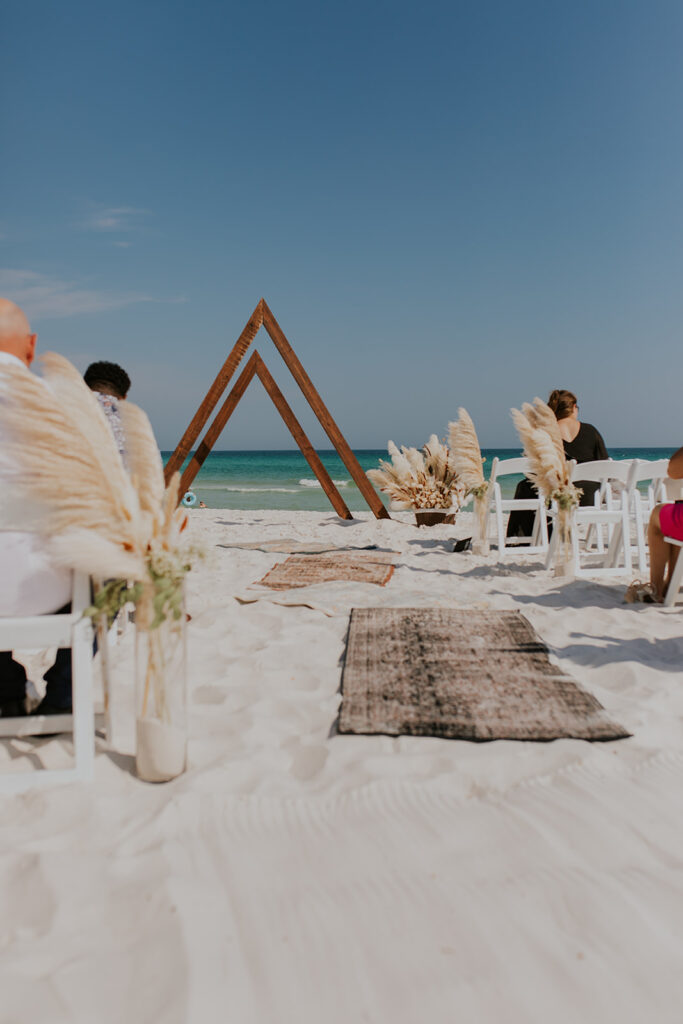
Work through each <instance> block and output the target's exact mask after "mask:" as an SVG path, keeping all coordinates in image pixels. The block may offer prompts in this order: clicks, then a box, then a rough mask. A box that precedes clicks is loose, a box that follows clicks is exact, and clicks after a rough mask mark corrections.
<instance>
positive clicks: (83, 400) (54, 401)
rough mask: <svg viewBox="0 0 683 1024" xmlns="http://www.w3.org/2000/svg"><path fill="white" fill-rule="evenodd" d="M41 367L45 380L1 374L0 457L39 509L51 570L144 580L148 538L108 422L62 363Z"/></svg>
mask: <svg viewBox="0 0 683 1024" xmlns="http://www.w3.org/2000/svg"><path fill="white" fill-rule="evenodd" d="M43 365H44V366H45V371H46V372H45V378H46V379H45V380H40V378H38V377H36V376H34V375H33V374H32V373H30V372H29V371H28V370H27V369H24V368H23V367H19V366H4V367H3V372H2V377H3V380H4V381H6V382H7V386H6V387H5V388H3V395H2V402H1V403H0V424H2V428H3V435H4V439H5V443H4V445H3V457H4V458H5V459H6V460H8V461H9V463H10V464H11V465H15V466H20V467H21V473H20V475H19V474H18V475H17V479H18V490H20V493H21V496H22V497H25V498H26V499H28V500H29V501H32V502H37V503H38V504H39V505H40V507H41V522H40V526H41V532H43V533H45V534H47V535H49V536H50V538H51V547H52V551H53V556H54V560H55V563H56V564H59V565H63V566H66V567H68V568H74V569H82V570H83V571H85V572H88V573H90V574H92V575H97V576H102V577H110V576H120V577H127V578H129V579H142V578H143V576H144V573H145V565H144V551H145V549H146V544H147V531H146V530H145V523H144V519H143V516H141V514H140V502H139V500H138V495H137V492H136V490H135V488H134V486H133V484H132V482H131V480H130V478H129V476H128V474H127V473H126V471H125V469H124V466H123V463H122V461H121V457H120V455H119V452H118V449H117V447H116V443H115V441H114V438H113V436H112V433H111V430H110V428H109V425H108V423H107V420H106V417H105V416H104V413H103V412H102V410H101V408H100V405H99V402H98V401H97V399H96V397H95V396H94V395H93V393H92V392H91V391H90V389H89V388H88V386H87V385H86V384H85V382H84V381H83V379H82V378H81V376H80V374H79V373H78V371H77V370H76V369H75V367H73V366H72V365H71V364H70V363H69V362H68V360H66V359H64V358H63V357H62V356H57V355H55V354H53V353H52V354H49V355H47V356H45V357H43ZM19 504H20V503H19ZM19 528H20V527H19Z"/></svg>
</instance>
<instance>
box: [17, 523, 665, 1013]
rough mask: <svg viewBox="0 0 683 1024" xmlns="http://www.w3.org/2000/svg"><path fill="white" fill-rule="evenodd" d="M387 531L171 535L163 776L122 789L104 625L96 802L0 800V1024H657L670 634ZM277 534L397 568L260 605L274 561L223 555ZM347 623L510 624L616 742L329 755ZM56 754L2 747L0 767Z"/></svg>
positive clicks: (123, 749)
mask: <svg viewBox="0 0 683 1024" xmlns="http://www.w3.org/2000/svg"><path fill="white" fill-rule="evenodd" d="M404 518H405V522H404V523H399V522H396V521H379V522H378V521H376V520H375V519H374V518H373V517H372V516H371V515H370V514H361V515H360V516H359V517H358V518H357V519H354V520H353V521H351V522H343V521H342V520H340V519H338V518H337V517H336V516H335V515H334V514H332V513H331V512H329V513H311V512H307V513H303V512H297V513H294V512H244V511H240V512H236V511H228V510H225V511H220V510H203V511H197V510H195V511H193V512H192V513H191V530H192V531H193V532H194V533H195V535H196V536H197V537H198V538H201V539H202V540H203V541H204V542H205V543H206V545H207V549H208V559H207V561H206V563H205V564H204V565H203V566H202V567H201V568H200V569H199V570H198V571H197V572H196V573H193V574H192V575H191V577H190V580H189V591H188V610H189V611H190V613H191V615H192V620H191V622H190V624H189V687H190V695H189V709H190V716H189V730H190V741H189V769H188V771H187V772H186V773H185V774H184V775H182V776H181V777H180V778H178V779H177V780H175V781H174V782H171V783H167V784H163V785H153V784H147V783H143V782H140V781H139V780H138V779H137V778H135V775H134V761H133V757H132V754H133V749H134V747H133V744H134V718H133V666H132V635H131V633H132V631H131V632H129V633H128V634H127V635H126V636H125V637H124V640H123V642H122V644H121V645H120V647H119V648H117V650H116V651H115V658H116V672H115V681H116V687H115V692H114V694H113V718H114V745H115V746H116V748H117V749H116V750H115V751H111V750H108V749H107V748H106V746H105V744H104V743H103V741H102V740H99V741H98V752H97V759H96V779H95V782H94V783H93V784H92V785H81V786H76V785H74V786H66V787H60V788H55V789H54V790H52V791H51V790H42V791H36V792H32V793H28V794H26V795H23V796H12V797H1V798H0V804H1V806H2V818H3V828H2V833H1V835H2V839H1V843H2V851H1V855H0V865H1V869H2V879H3V882H2V894H3V895H2V914H1V915H0V932H1V939H0V947H1V948H2V959H1V960H0V986H1V987H0V991H1V993H2V995H1V997H0V1021H1V1022H2V1024H23V1022H27V1021H31V1022H33V1024H42V1022H45V1024H47V1022H49V1024H62V1022H63V1024H67V1022H68V1024H93V1022H97V1024H109V1022H111V1024H120V1022H123V1021H125V1022H127V1024H143V1022H144V1024H147V1022H149V1024H200V1022H201V1024H208V1022H213V1021H229V1022H230V1024H280V1022H290V1021H291V1022H296V1024H356V1022H361V1021H367V1022H372V1024H417V1022H428V1024H451V1022H455V1021H458V1022H466V1024H481V1022H489V1021H491V1022H493V1021H500V1022H503V1024H537V1022H538V1024H541V1022H544V1024H545V1022H550V1021H552V1022H553V1024H579V1022H581V1024H598V1022H600V1024H611V1022H616V1021H619V1022H621V1024H624V1022H628V1024H642V1022H644V1021H653V1022H657V1024H668V1022H671V1024H675V1022H678V1021H680V1020H681V1018H682V1017H683V1008H682V1005H683V969H682V968H683V871H682V870H681V869H682V867H683V854H682V852H681V851H682V849H683V730H682V729H681V724H682V722H683V629H682V628H681V624H682V622H683V619H682V618H681V616H682V614H683V613H682V612H681V611H680V610H678V611H676V610H671V611H669V610H664V609H662V608H658V607H652V606H644V605H638V606H626V605H624V604H623V603H622V598H623V592H624V589H625V584H626V582H627V580H626V579H625V578H621V579H619V578H616V579H614V580H609V581H607V580H604V579H603V580H601V581H600V582H593V581H590V580H581V581H571V582H567V581H562V582H558V581H557V580H554V579H553V577H552V574H551V573H549V572H546V571H545V570H544V569H543V568H542V565H541V563H540V561H539V560H538V559H536V558H534V557H533V556H526V557H524V556H522V555H509V556H507V558H506V561H505V563H504V564H499V563H498V562H497V561H496V558H495V554H492V556H491V557H490V558H489V559H484V558H478V557H475V556H473V555H472V554H469V553H467V554H454V553H452V542H453V538H454V537H456V536H466V535H468V533H469V532H471V530H470V529H469V527H470V522H469V517H468V516H466V515H461V516H460V517H459V519H458V522H457V523H456V526H455V527H447V526H438V527H434V528H431V529H420V530H418V529H416V528H415V527H414V526H412V525H409V524H408V522H407V519H408V517H407V516H406V517H404ZM281 538H290V539H293V540H298V541H306V542H316V543H322V544H329V545H330V546H333V547H344V546H354V547H361V546H363V545H368V544H378V545H379V546H380V547H382V548H386V549H389V550H392V551H397V552H399V556H398V558H397V559H396V561H397V568H396V570H395V572H394V575H393V577H392V579H391V580H390V581H389V583H388V584H387V585H386V586H385V587H378V586H375V585H373V584H365V583H363V584H360V583H359V584H348V583H330V584H320V585H316V586H313V587H309V588H305V589H304V590H290V591H265V590H264V589H263V588H260V589H259V588H252V584H254V582H255V581H257V580H259V579H260V578H261V577H262V576H263V575H264V574H265V573H266V572H267V571H268V570H269V569H270V568H271V567H272V566H273V565H275V563H277V562H279V561H282V560H284V558H286V555H285V554H277V553H273V552H272V551H271V552H268V551H260V550H253V549H240V548H235V547H225V546H221V545H236V544H240V543H254V542H257V541H273V540H277V539H281ZM236 596H239V597H240V598H241V600H240V601H238V600H237V599H236ZM375 605H393V606H426V607H429V606H435V605H437V606H445V607H456V608H468V607H474V608H491V609H501V610H507V609H516V610H519V611H521V612H523V614H524V615H526V616H527V617H528V619H529V620H530V622H531V623H532V625H533V626H534V628H535V629H536V630H537V631H538V633H539V634H540V636H541V637H542V639H543V640H544V641H545V642H546V643H547V644H548V645H549V647H550V649H551V652H552V656H553V659H554V660H556V661H557V663H558V664H559V665H560V666H561V667H562V668H563V669H564V670H565V671H566V672H568V673H569V674H570V675H572V676H573V677H574V678H575V679H576V680H577V681H578V682H579V683H580V684H581V685H582V686H584V687H585V688H586V689H587V690H589V691H590V692H591V693H592V694H593V695H594V696H595V697H597V699H598V700H599V701H600V702H601V703H602V704H603V705H604V706H605V708H606V709H607V712H608V714H609V715H610V717H611V718H613V719H614V720H616V721H617V722H620V723H621V724H622V725H624V726H625V727H626V728H627V729H628V730H629V731H630V732H631V733H633V736H632V738H630V739H625V740H619V741H615V742H607V743H588V742H585V741H579V740H558V741H554V742H551V743H531V742H508V741H496V742H491V743H468V742H461V741H452V740H441V739H433V738H412V737H401V738H398V739H393V738H390V737H386V736H341V735H335V734H334V731H333V727H334V723H335V719H336V716H337V711H338V707H339V700H340V697H339V692H338V690H339V683H340V673H341V659H342V656H343V652H344V643H345V635H346V631H347V627H348V619H349V611H350V609H351V608H352V607H358V606H375ZM34 660H35V659H34ZM70 750H71V738H70V737H67V736H61V737H55V738H53V739H41V740H26V741H19V740H17V741H12V742H7V741H5V742H2V743H0V770H2V771H9V770H20V769H21V770H24V769H26V768H27V767H28V766H29V765H30V764H31V763H33V764H38V763H40V762H42V763H46V764H50V765H57V764H61V763H62V762H65V761H66V758H67V755H68V754H69V753H70Z"/></svg>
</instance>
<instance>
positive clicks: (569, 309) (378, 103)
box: [0, 0, 683, 448]
mask: <svg viewBox="0 0 683 1024" xmlns="http://www.w3.org/2000/svg"><path fill="white" fill-rule="evenodd" d="M0 17H1V21H2V25H1V27H2V33H3V37H4V40H5V45H4V46H3V61H2V66H1V67H0V118H1V123H2V137H3V140H4V146H3V156H2V161H1V162H0V184H1V186H2V195H3V197H4V203H3V207H2V212H1V214H0V235H1V237H0V268H1V269H0V294H5V295H8V296H9V297H10V298H14V299H15V300H16V301H19V302H20V303H21V304H23V305H24V307H25V308H26V309H27V311H28V312H29V313H30V315H31V316H32V319H33V321H34V323H35V326H36V329H37V330H38V332H39V345H40V346H41V347H42V348H43V349H54V350H57V351H60V352H63V353H64V354H65V355H67V356H69V357H70V358H72V359H73V360H74V361H75V362H76V364H77V365H78V366H79V367H80V368H81V369H84V368H85V366H86V365H87V363H88V362H89V361H90V360H92V359H102V358H109V359H114V360H115V361H118V362H120V363H122V364H123V365H124V366H125V367H126V369H127V370H128V372H129V373H130V375H131V377H132V378H133V391H132V393H131V398H133V399H134V400H136V401H138V402H139V403H140V404H142V405H143V406H144V407H145V408H146V409H147V410H148V412H149V413H150V416H151V418H152V422H153V424H154V426H155V429H156V431H157V436H158V439H159V442H160V444H161V445H162V447H166V448H168V447H173V446H174V445H175V443H176V441H177V440H178V438H179V436H180V435H181V433H182V432H183V430H184V428H185V427H186V425H187V422H188V421H189V419H190V418H191V416H192V414H193V413H194V410H195V408H196V406H197V405H198V403H199V401H200V399H201V398H202V396H203V394H204V392H205V391H206V389H207V388H208V386H209V384H210V383H211V381H212V380H213V377H214V375H215V373H216V371H217V370H218V368H219V366H220V365H221V363H222V361H223V359H224V358H225V355H226V354H227V351H228V349H229V348H230V346H231V345H232V344H233V342H234V340H235V338H236V337H237V335H238V334H239V332H240V330H241V329H242V327H243V325H244V323H245V322H246V320H247V319H248V317H249V315H250V313H251V311H252V309H253V308H254V306H255V305H256V303H257V301H258V299H259V298H260V296H261V295H263V296H264V297H265V298H266V300H267V301H268V303H269V305H270V307H271V309H272V310H273V312H274V313H275V315H276V317H277V318H278V320H279V321H280V324H281V326H282V327H283V329H284V331H285V332H286V334H287V335H288V337H289V339H290V341H291V343H292V345H293V346H294V348H295V350H296V351H297V354H298V355H299V357H300V358H301V360H302V362H303V363H304V365H305V366H306V368H307V369H308V372H309V374H310V376H311V377H312V379H313V381H314V383H315V384H316V385H317V387H318V388H319V390H320V392H321V393H322V395H323V397H324V399H325V400H326V402H327V404H328V406H329V408H330V410H331V411H332V413H333V415H334V416H335V418H336V419H337V421H338V423H339V425H340V426H341V428H342V430H343V431H344V432H345V434H346V435H347V437H348V440H349V441H350V443H351V444H352V445H354V446H356V447H375V446H382V445H384V443H385V442H386V440H387V438H389V437H391V438H392V439H393V440H395V441H396V442H398V443H406V444H421V443H423V442H424V441H425V440H426V438H427V436H428V435H429V434H430V433H431V432H436V433H439V434H440V435H443V434H445V432H446V426H447V422H448V420H449V419H452V418H454V417H455V416H456V412H457V408H458V406H459V405H465V406H466V407H467V408H468V409H469V411H470V413H471V414H472V416H473V417H474V419H475V423H476V424H477V427H478V430H479V435H480V440H481V442H482V444H483V445H487V446H488V445H508V444H509V445H514V444H515V435H514V431H513V428H512V426H511V423H510V420H509V412H508V410H509V408H510V406H512V405H519V404H520V403H521V402H522V401H524V400H528V399H531V398H533V397H534V395H536V394H540V395H543V396H546V395H547V393H548V391H549V390H550V389H551V388H553V387H569V388H571V389H572V390H574V391H576V392H577V394H578V395H579V399H580V405H581V415H582V417H584V418H585V419H587V420H589V421H590V422H593V423H595V424H596V425H597V426H598V427H599V428H600V429H601V430H602V432H603V434H604V435H605V438H606V440H607V443H608V446H609V444H612V445H614V446H618V445H628V444H639V443H640V444H675V445H679V444H680V443H683V429H682V427H681V419H682V417H681V414H680V411H679V406H680V381H681V373H680V369H681V360H682V354H681V352H682V349H681V343H680V335H681V327H682V325H683V289H682V288H681V277H682V272H683V203H682V202H681V199H682V192H683V119H682V118H681V106H682V100H683V89H682V87H683V62H681V59H680V54H681V52H683V5H681V4H680V2H679V0H670V2H661V0H654V2H650V0H648V2H637V3H635V2H629V0H613V2H610V0H590V2H589V0H576V2H573V3H567V2H564V0H563V2H555V0H534V2H529V0H500V2H489V0H468V2H461V0H450V2H448V3H434V2H429V0H427V2H423V3H420V4H418V3H403V2H401V0H392V2H381V3H377V2H372V0H369V2H364V3H359V2H355V0H350V2H346V3H345V4H343V5H342V4H331V3H324V2H317V3H304V2H299V0H287V2H286V3H285V2H282V3H273V2H262V0H249V2H240V3H235V2H230V0H225V2H206V0H197V2H196V3H195V4H194V5H193V6H190V5H189V4H186V3H178V2H174V0H170V2H169V0H165V2H163V3H162V2H157V3H148V2H144V0H142V2H139V0H137V2H135V3H129V2H128V0H118V2H117V3H116V4H107V5H105V4H99V3H92V0H89V2H74V0H64V2H63V3H61V4H55V3H53V2H33V0H21V2H17V0H9V2H6V3H5V4H4V5H3V12H2V15H1V16H0ZM258 347H259V350H260V351H261V353H262V355H263V356H264V358H265V359H266V361H267V363H268V364H269V366H271V368H272V370H273V372H274V374H275V376H276V378H277V379H278V381H279V383H280V384H281V386H282V387H283V390H284V391H285V393H286V394H287V396H288V397H289V398H290V400H291V402H292V404H293V405H294V406H295V409H296V411H297V413H299V414H300V418H301V420H302V422H303V423H304V426H305V427H306V428H307V429H308V430H309V433H310V436H311V438H312V440H313V441H314V443H315V444H318V445H322V446H324V447H327V446H328V445H327V442H326V439H325V437H324V435H323V434H322V431H321V430H320V429H319V427H318V426H317V424H316V421H315V419H314V417H313V416H312V414H311V413H310V412H309V411H308V410H307V408H306V406H305V404H304V403H303V400H302V398H301V396H300V394H299V393H298V390H297V388H296V386H292V385H291V384H290V383H289V382H288V381H287V375H286V370H285V369H284V366H283V365H282V363H281V361H280V358H279V356H278V355H277V353H276V352H275V350H274V348H273V346H272V344H271V343H270V341H269V340H268V339H267V337H266V336H265V335H264V334H263V333H262V334H261V335H259V338H258ZM259 389H260V385H259V384H258V382H255V383H254V384H253V385H252V388H251V389H250V391H249V392H248V393H247V395H246V397H245V398H244V400H243V402H242V405H241V406H240V408H239V410H238V412H237V413H236V414H235V416H234V418H233V420H232V421H231V423H230V425H229V427H228V428H227V430H226V432H225V433H224V435H223V438H222V441H221V445H220V446H221V447H225V448H231V447H232V448H260V447H272V448H281V447H282V448H284V447H290V441H289V435H288V434H287V433H286V430H285V428H284V426H283V425H282V424H281V422H280V420H279V417H278V416H277V413H275V412H274V411H273V410H272V409H271V406H270V403H269V401H268V400H267V399H266V398H265V397H264V396H263V394H262V393H261V392H260V390H259Z"/></svg>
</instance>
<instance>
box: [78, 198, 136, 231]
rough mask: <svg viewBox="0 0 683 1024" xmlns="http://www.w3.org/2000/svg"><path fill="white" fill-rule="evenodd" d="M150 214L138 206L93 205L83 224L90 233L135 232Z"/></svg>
mask: <svg viewBox="0 0 683 1024" xmlns="http://www.w3.org/2000/svg"><path fill="white" fill-rule="evenodd" d="M148 214H149V210H143V209H140V208H138V207H136V206H101V205H100V204H97V203H92V204H91V206H90V211H89V213H88V215H87V217H86V218H85V220H84V222H83V227H85V228H87V229H88V230H90V231H134V230H135V229H136V228H138V227H139V226H140V222H141V220H142V218H144V217H146V216H147V215H148Z"/></svg>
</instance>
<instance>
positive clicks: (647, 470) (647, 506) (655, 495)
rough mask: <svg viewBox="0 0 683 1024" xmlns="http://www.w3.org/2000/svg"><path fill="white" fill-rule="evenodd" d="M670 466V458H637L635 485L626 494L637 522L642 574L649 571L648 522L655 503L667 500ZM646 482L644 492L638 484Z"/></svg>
mask: <svg viewBox="0 0 683 1024" xmlns="http://www.w3.org/2000/svg"><path fill="white" fill-rule="evenodd" d="M668 468H669V460H668V459H655V460H653V461H652V462H648V461H646V460H644V459H642V460H641V459H639V460H637V469H636V473H635V476H634V478H633V481H632V484H633V486H632V488H631V490H630V492H629V493H628V494H627V495H625V497H626V498H627V500H628V503H629V512H630V514H631V516H632V517H633V521H634V524H635V533H636V551H637V554H638V571H639V572H640V573H641V574H642V575H644V574H645V573H646V572H647V540H646V531H647V523H648V520H649V517H650V513H651V512H652V509H653V508H654V507H655V505H656V504H657V503H658V502H660V501H666V490H665V481H666V479H667V471H668ZM646 482H647V484H648V486H647V490H646V492H645V493H643V492H642V491H641V489H640V487H639V486H638V484H644V483H646Z"/></svg>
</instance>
